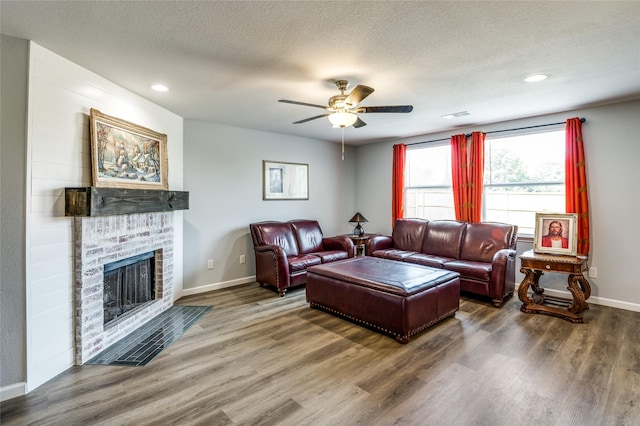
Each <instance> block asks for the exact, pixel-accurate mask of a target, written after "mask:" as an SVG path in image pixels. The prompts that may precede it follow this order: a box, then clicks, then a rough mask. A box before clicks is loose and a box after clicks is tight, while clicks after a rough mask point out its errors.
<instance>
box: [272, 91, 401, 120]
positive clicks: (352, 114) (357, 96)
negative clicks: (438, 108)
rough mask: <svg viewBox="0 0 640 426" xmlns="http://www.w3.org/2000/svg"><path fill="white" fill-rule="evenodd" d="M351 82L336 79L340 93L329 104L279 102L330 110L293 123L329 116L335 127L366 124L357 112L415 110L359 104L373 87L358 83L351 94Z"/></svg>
mask: <svg viewBox="0 0 640 426" xmlns="http://www.w3.org/2000/svg"><path fill="white" fill-rule="evenodd" d="M348 85H349V82H348V81H346V80H338V81H336V86H338V89H339V90H340V94H339V95H335V96H332V97H330V98H329V103H328V106H323V105H316V104H309V103H306V102H298V101H290V100H287V99H280V100H278V102H284V103H287V104H294V105H303V106H310V107H314V108H322V109H324V110H326V111H328V112H327V113H325V114H321V115H316V116H314V117H309V118H305V119H304V120H300V121H295V122H294V123H293V124H300V123H306V122H307V121H311V120H315V119H317V118H321V117H327V118H328V119H329V121H330V122H331V124H332V125H333V127H342V128H345V127H349V126H353V127H355V128H358V127H362V126H366V125H367V123H365V122H364V121H362V120H361V119H360V117H358V116H357V114H365V113H372V112H376V113H379V112H402V113H407V112H411V111H413V106H412V105H389V106H362V107H359V106H358V104H359V103H360V102H362V101H363V100H364V99H365V98H366V97H367V96H369V95H370V94H371V93H373V88H372V87H369V86H364V85H362V84H359V85H357V86H356V87H355V88H354V89H353V90H352V91H351V93H349V94H345V91H346V90H347V86H348Z"/></svg>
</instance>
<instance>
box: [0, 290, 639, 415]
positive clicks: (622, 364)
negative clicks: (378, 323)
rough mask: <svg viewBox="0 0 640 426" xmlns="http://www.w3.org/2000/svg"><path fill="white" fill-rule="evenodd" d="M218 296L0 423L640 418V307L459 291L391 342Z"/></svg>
mask: <svg viewBox="0 0 640 426" xmlns="http://www.w3.org/2000/svg"><path fill="white" fill-rule="evenodd" d="M177 303H178V304H185V305H214V308H213V310H211V311H210V312H209V313H207V314H206V315H205V316H204V317H203V318H202V319H201V320H200V321H199V322H198V323H196V324H195V325H194V326H192V327H191V328H190V329H189V330H188V331H187V332H186V333H185V334H184V335H183V336H182V337H181V338H180V339H178V340H177V341H176V342H174V343H173V344H172V345H171V346H170V347H169V348H167V349H165V350H164V352H163V353H161V354H160V355H159V356H158V357H157V358H156V359H154V360H153V361H152V362H151V363H150V364H149V365H147V366H146V367H113V366H97V365H86V366H78V367H73V368H71V369H70V370H68V371H66V372H64V373H62V374H60V375H59V376H58V377H55V378H54V379H52V380H51V381H49V382H47V383H46V384H44V385H42V386H41V387H40V388H38V389H36V390H35V391H33V392H31V393H29V394H28V395H26V396H24V397H19V398H14V399H12V400H9V401H5V402H4V403H2V406H1V410H2V411H1V417H0V421H1V423H2V425H31V424H33V425H49V424H52V425H133V424H135V425H151V424H153V425H164V424H179V425H191V424H203V425H204V424H206V425H296V426H297V425H391V424H399V425H439V426H440V425H492V426H494V425H563V426H564V425H638V424H640V313H638V312H631V311H624V310H619V309H613V308H609V307H604V306H598V305H591V308H590V309H589V310H588V311H586V312H585V313H584V316H585V324H571V323H569V322H567V321H564V320H562V319H559V318H554V317H550V316H544V315H528V314H524V313H521V312H520V311H519V307H520V301H519V300H517V298H512V299H511V300H509V301H508V302H507V303H506V305H505V306H504V307H503V308H501V309H497V308H494V307H492V306H491V305H490V304H488V303H485V302H484V301H479V300H476V299H471V298H466V297H463V299H462V301H461V307H460V311H459V312H457V313H456V316H455V318H452V319H449V320H447V321H445V322H443V323H441V324H439V325H436V326H435V327H433V328H431V329H429V330H427V331H425V332H423V333H421V334H419V335H417V336H415V337H414V338H413V339H412V340H411V342H410V343H409V344H407V345H400V344H398V343H396V341H395V340H394V339H393V338H391V337H387V336H383V335H381V334H378V333H377V332H374V331H371V330H368V329H366V328H363V327H361V326H359V325H356V324H353V323H350V322H348V321H345V320H342V319H340V318H337V317H334V316H332V315H330V314H327V313H324V312H322V311H318V310H312V309H310V308H309V306H308V304H307V303H306V301H305V291H304V288H301V289H297V290H291V291H290V292H289V293H287V295H286V296H285V297H283V298H281V297H278V295H277V294H276V293H274V292H272V291H270V290H268V289H263V288H260V287H259V286H258V285H257V284H247V285H243V286H239V287H233V288H229V289H223V290H218V291H214V292H211V293H207V294H201V295H197V296H191V297H185V298H183V299H181V300H179V301H178V302H177Z"/></svg>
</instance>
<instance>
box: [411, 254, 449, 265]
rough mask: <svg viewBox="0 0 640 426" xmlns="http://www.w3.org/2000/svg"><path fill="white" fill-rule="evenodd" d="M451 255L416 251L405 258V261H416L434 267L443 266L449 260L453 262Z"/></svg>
mask: <svg viewBox="0 0 640 426" xmlns="http://www.w3.org/2000/svg"><path fill="white" fill-rule="evenodd" d="M452 260H455V259H452V258H450V257H442V256H433V255H431V254H424V253H415V254H412V255H411V256H409V257H407V258H405V259H404V261H405V262H411V263H416V264H418V265H423V266H430V267H432V268H442V267H443V265H444V264H445V263H447V262H451V261H452Z"/></svg>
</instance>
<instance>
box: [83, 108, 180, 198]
mask: <svg viewBox="0 0 640 426" xmlns="http://www.w3.org/2000/svg"><path fill="white" fill-rule="evenodd" d="M89 130H90V133H91V176H92V180H93V186H95V187H108V188H137V189H164V190H168V189H169V185H168V172H169V161H168V158H167V135H165V134H162V133H158V132H155V131H153V130H151V129H147V128H146V127H142V126H139V125H137V124H134V123H131V122H129V121H125V120H122V119H120V118H116V117H112V116H109V115H106V114H103V113H101V112H100V111H98V110H97V109H95V108H91V111H90V126H89Z"/></svg>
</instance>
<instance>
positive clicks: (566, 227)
mask: <svg viewBox="0 0 640 426" xmlns="http://www.w3.org/2000/svg"><path fill="white" fill-rule="evenodd" d="M577 248H578V214H577V213H536V228H535V235H534V242H533V251H534V252H535V253H549V254H562V255H565V256H576V255H577Z"/></svg>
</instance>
